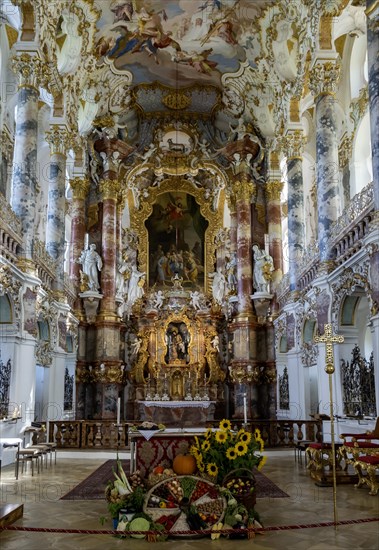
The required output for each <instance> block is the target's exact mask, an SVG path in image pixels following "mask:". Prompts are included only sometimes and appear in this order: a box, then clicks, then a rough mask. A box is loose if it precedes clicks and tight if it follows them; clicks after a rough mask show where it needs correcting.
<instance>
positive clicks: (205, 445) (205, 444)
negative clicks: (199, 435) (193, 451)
mask: <svg viewBox="0 0 379 550" xmlns="http://www.w3.org/2000/svg"><path fill="white" fill-rule="evenodd" d="M210 448H211V444H210V442H209V441H207V440H205V441H203V443H202V445H201V449H202V450H203V451H204V452H205V453H206V452H207V451H209V449H210Z"/></svg>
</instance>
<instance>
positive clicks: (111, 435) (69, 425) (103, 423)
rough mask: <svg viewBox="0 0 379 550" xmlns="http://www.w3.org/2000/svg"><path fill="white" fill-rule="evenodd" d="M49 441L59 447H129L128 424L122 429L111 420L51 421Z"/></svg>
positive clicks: (123, 425)
mask: <svg viewBox="0 0 379 550" xmlns="http://www.w3.org/2000/svg"><path fill="white" fill-rule="evenodd" d="M49 441H55V442H56V443H57V446H58V448H59V449H116V448H119V449H123V450H125V449H126V448H127V447H128V444H129V443H128V424H126V423H125V424H122V426H121V427H120V430H118V429H117V427H116V426H115V423H114V422H112V421H111V420H99V421H96V420H64V421H55V422H50V426H49Z"/></svg>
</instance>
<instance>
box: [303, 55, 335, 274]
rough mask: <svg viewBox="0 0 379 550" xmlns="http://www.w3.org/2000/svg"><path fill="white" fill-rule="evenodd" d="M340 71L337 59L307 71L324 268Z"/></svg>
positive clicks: (329, 257) (332, 196) (328, 260)
mask: <svg viewBox="0 0 379 550" xmlns="http://www.w3.org/2000/svg"><path fill="white" fill-rule="evenodd" d="M340 70H341V66H340V61H339V58H337V59H328V60H317V61H316V64H315V65H314V67H313V68H312V70H311V71H310V83H309V86H310V89H311V92H312V93H313V95H314V96H315V103H316V181H317V208H318V245H319V251H320V262H321V264H322V265H324V266H326V267H327V266H328V265H329V264H330V263H331V262H332V261H333V257H332V247H331V246H330V226H331V225H332V223H333V222H334V221H335V220H336V219H337V217H338V200H339V190H338V182H339V164H338V146H339V143H338V136H337V129H338V119H337V114H336V109H335V97H334V95H335V93H336V90H337V84H338V80H339V75H340ZM327 270H328V268H327Z"/></svg>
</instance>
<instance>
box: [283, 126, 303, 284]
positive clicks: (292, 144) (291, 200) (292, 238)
mask: <svg viewBox="0 0 379 550" xmlns="http://www.w3.org/2000/svg"><path fill="white" fill-rule="evenodd" d="M303 146H304V137H303V133H302V131H300V130H294V131H291V132H290V133H288V134H287V135H286V137H285V139H284V154H285V156H286V157H287V180H288V255H289V258H288V259H289V283H290V290H291V291H292V290H297V286H298V280H299V273H298V262H299V260H300V258H301V257H302V255H303V254H304V248H305V224H304V189H303V162H302V153H303Z"/></svg>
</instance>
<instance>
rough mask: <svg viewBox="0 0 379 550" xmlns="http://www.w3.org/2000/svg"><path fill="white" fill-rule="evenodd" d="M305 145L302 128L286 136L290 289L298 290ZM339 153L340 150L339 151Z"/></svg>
mask: <svg viewBox="0 0 379 550" xmlns="http://www.w3.org/2000/svg"><path fill="white" fill-rule="evenodd" d="M303 146H304V136H303V132H302V131H301V130H294V131H291V132H290V133H288V134H287V135H286V136H285V138H284V155H285V156H286V158H287V181H288V255H289V258H288V260H289V283H290V290H291V291H295V290H298V281H299V272H298V263H299V260H300V259H301V257H302V255H303V254H304V250H305V224H304V189H303V159H302V153H303ZM337 154H338V151H337Z"/></svg>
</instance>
